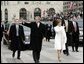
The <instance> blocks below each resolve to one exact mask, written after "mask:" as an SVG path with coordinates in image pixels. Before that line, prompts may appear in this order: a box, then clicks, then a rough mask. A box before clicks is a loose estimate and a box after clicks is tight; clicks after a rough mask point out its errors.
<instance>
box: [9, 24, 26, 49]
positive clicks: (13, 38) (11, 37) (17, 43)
mask: <svg viewBox="0 0 84 64" xmlns="http://www.w3.org/2000/svg"><path fill="white" fill-rule="evenodd" d="M18 33H19V39H17V36H16V25H15V24H13V25H12V26H11V27H10V30H9V40H11V43H10V49H11V50H22V47H23V41H24V40H25V36H24V30H23V27H22V26H21V25H19V32H18ZM17 40H18V41H17Z"/></svg>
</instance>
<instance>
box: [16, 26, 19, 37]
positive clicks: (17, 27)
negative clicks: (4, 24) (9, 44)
mask: <svg viewBox="0 0 84 64" xmlns="http://www.w3.org/2000/svg"><path fill="white" fill-rule="evenodd" d="M18 32H19V25H16V35H17V36H19V33H18Z"/></svg>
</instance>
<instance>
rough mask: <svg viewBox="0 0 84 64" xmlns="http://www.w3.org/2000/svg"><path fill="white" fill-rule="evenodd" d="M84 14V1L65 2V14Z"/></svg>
mask: <svg viewBox="0 0 84 64" xmlns="http://www.w3.org/2000/svg"><path fill="white" fill-rule="evenodd" d="M69 11H73V12H83V1H63V12H65V13H66V12H69Z"/></svg>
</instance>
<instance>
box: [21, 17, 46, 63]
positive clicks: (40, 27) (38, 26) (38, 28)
mask: <svg viewBox="0 0 84 64" xmlns="http://www.w3.org/2000/svg"><path fill="white" fill-rule="evenodd" d="M22 24H23V25H24V26H27V27H30V28H31V34H30V47H31V49H32V50H33V59H34V61H35V63H39V59H40V52H41V49H42V39H43V37H44V36H45V25H44V24H42V23H41V22H40V17H39V16H36V17H35V22H31V23H26V22H23V23H22Z"/></svg>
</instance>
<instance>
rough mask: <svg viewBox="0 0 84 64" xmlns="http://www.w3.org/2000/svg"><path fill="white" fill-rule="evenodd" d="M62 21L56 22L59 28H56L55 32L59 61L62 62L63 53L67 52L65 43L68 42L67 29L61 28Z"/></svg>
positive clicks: (57, 20)
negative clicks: (63, 51)
mask: <svg viewBox="0 0 84 64" xmlns="http://www.w3.org/2000/svg"><path fill="white" fill-rule="evenodd" d="M61 22H62V20H61V19H60V18H58V19H56V20H55V23H56V25H57V26H55V27H54V30H55V33H56V35H55V49H56V50H57V54H58V61H61V59H60V57H61V51H62V50H65V43H66V41H67V38H66V33H65V29H64V28H65V27H64V26H61Z"/></svg>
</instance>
